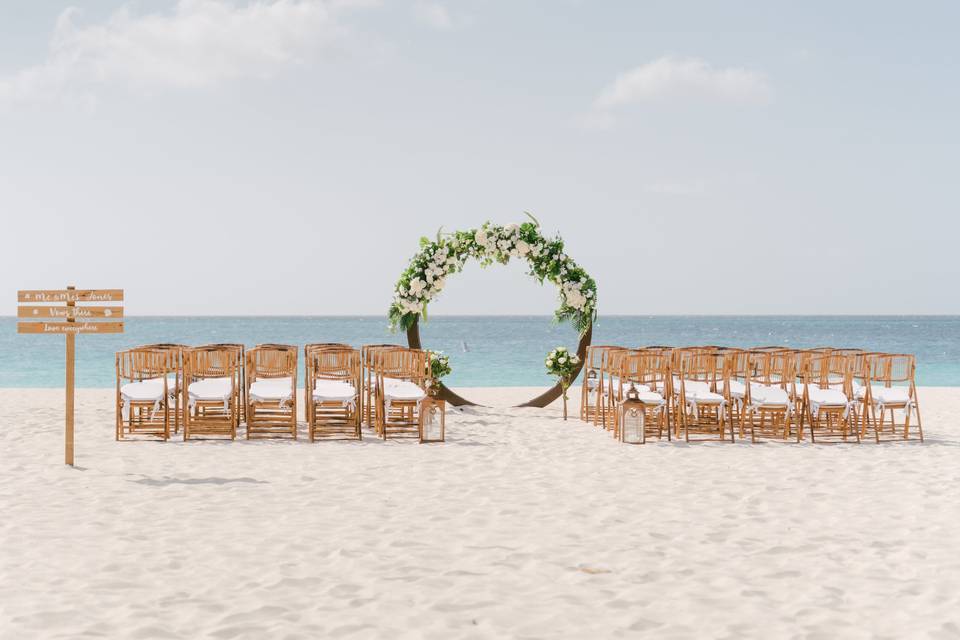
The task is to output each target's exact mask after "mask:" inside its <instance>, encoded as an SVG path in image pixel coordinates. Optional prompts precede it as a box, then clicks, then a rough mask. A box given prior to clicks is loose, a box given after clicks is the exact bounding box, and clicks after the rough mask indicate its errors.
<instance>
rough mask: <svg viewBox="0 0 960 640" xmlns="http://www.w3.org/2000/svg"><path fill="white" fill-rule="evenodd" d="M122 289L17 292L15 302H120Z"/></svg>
mask: <svg viewBox="0 0 960 640" xmlns="http://www.w3.org/2000/svg"><path fill="white" fill-rule="evenodd" d="M122 300H123V289H72V290H68V289H39V290H26V291H17V302H121V301H122Z"/></svg>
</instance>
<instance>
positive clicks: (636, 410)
mask: <svg viewBox="0 0 960 640" xmlns="http://www.w3.org/2000/svg"><path fill="white" fill-rule="evenodd" d="M620 406H621V410H620V442H626V443H627V444H643V443H645V442H646V441H647V437H646V435H647V434H646V428H645V427H646V425H645V422H646V412H645V411H644V405H643V403H642V402H641V401H640V393H639V392H638V391H637V388H636V387H635V386H634V385H633V383H630V389H629V390H628V391H627V395H626V397H624V399H623V402H622V403H621V405H620Z"/></svg>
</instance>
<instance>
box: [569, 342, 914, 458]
mask: <svg viewBox="0 0 960 640" xmlns="http://www.w3.org/2000/svg"><path fill="white" fill-rule="evenodd" d="M915 375H916V361H915V358H914V356H912V355H907V354H890V353H878V352H866V351H863V350H860V349H837V348H832V347H822V348H816V349H785V348H783V347H756V348H752V349H737V348H729V347H718V346H699V347H683V348H673V347H666V346H650V347H642V348H636V349H632V348H625V347H619V346H591V347H589V348H588V349H587V355H586V359H585V363H584V375H583V382H582V387H581V409H580V417H581V419H582V420H584V421H587V422H592V423H593V424H595V425H598V426H602V427H604V428H606V429H609V430H611V431H612V432H613V434H614V435H615V436H616V437H618V438H620V439H621V440H623V441H629V442H645V441H646V438H647V437H658V438H662V437H664V436H666V437H667V438H668V439H671V438H674V437H680V436H681V435H682V437H683V438H684V439H685V440H687V441H689V440H691V439H715V440H729V441H731V442H733V441H734V440H735V439H736V437H737V435H739V437H740V438H744V437H746V436H747V435H749V437H750V438H751V440H752V441H753V442H757V441H759V440H765V439H774V440H785V441H795V442H800V441H801V440H803V439H804V437H805V434H808V435H809V437H810V440H811V441H812V442H817V441H843V442H860V440H861V438H863V437H866V436H867V434H868V432H871V433H872V435H873V437H874V439H875V441H876V442H880V441H881V440H891V439H899V440H907V439H910V438H911V436H913V437H917V438H919V440H920V441H922V440H923V426H922V422H921V419H920V407H919V404H918V402H917V392H916V383H915Z"/></svg>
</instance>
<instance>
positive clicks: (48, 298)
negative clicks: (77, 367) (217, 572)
mask: <svg viewBox="0 0 960 640" xmlns="http://www.w3.org/2000/svg"><path fill="white" fill-rule="evenodd" d="M17 302H18V303H19V305H20V306H19V307H17V317H18V318H31V319H33V320H34V322H18V323H17V333H33V334H41V333H47V334H52V335H60V336H66V342H67V371H66V385H65V386H66V424H65V427H66V429H65V444H64V458H65V461H66V463H67V464H69V465H70V466H73V413H74V412H73V408H74V398H75V393H74V353H75V347H76V337H77V335H78V334H81V333H82V334H91V333H123V323H122V322H116V320H117V319H118V318H122V317H123V307H117V306H111V307H84V306H77V303H78V302H123V289H77V288H75V287H67V288H66V289H27V290H23V291H18V292H17ZM51 303H60V305H57V306H54V305H53V304H51ZM61 305H65V306H61ZM101 319H103V320H108V319H109V320H112V321H111V322H96V321H97V320H101ZM77 320H80V321H81V322H77ZM58 321H59V322H58Z"/></svg>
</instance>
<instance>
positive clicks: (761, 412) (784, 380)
mask: <svg viewBox="0 0 960 640" xmlns="http://www.w3.org/2000/svg"><path fill="white" fill-rule="evenodd" d="M795 362H796V358H795V356H794V354H793V352H792V351H772V350H768V351H750V352H748V354H747V368H746V373H747V382H746V385H745V388H744V391H745V395H744V402H743V413H742V419H741V427H740V436H741V437H743V425H744V423H745V424H746V425H748V427H749V431H750V439H751V441H752V442H758V441H759V440H760V439H761V438H767V439H776V440H788V439H791V438H793V439H794V440H795V441H796V442H799V441H800V439H801V437H802V435H803V434H802V431H801V430H800V429H799V428H796V429H795V428H794V425H795V421H794V419H793V418H794V413H795V406H794V402H793V400H792V399H791V397H790V392H789V389H790V388H791V386H792V385H793V384H794V382H795V378H796V376H795V374H794V370H793V367H794V364H795Z"/></svg>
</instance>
